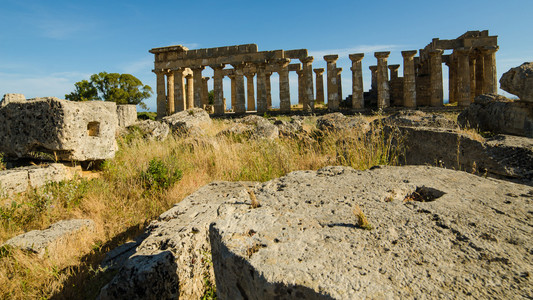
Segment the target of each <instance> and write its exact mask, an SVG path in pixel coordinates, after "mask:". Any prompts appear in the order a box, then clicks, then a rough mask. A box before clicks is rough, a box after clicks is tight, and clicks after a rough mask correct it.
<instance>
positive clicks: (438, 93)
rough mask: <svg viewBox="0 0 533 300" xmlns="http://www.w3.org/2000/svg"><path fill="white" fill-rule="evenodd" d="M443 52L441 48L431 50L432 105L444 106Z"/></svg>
mask: <svg viewBox="0 0 533 300" xmlns="http://www.w3.org/2000/svg"><path fill="white" fill-rule="evenodd" d="M442 53H443V51H442V50H440V49H435V50H431V51H429V72H430V73H429V76H430V81H431V84H430V86H431V90H430V95H431V96H430V102H429V103H430V105H431V106H435V107H437V106H443V105H444V102H443V90H442Z"/></svg>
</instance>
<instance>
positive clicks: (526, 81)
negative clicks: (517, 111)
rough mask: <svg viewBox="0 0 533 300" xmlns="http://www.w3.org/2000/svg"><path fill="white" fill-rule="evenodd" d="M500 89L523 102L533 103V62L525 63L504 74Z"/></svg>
mask: <svg viewBox="0 0 533 300" xmlns="http://www.w3.org/2000/svg"><path fill="white" fill-rule="evenodd" d="M500 87H501V88H502V90H504V91H506V92H509V93H511V94H513V95H517V96H518V98H520V100H522V101H527V102H533V62H525V63H523V64H522V65H520V66H518V67H515V68H511V69H510V70H509V71H507V72H505V73H503V75H502V78H500Z"/></svg>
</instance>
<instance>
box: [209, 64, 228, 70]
mask: <svg viewBox="0 0 533 300" xmlns="http://www.w3.org/2000/svg"><path fill="white" fill-rule="evenodd" d="M225 66H226V65H225V64H213V65H209V67H210V68H211V69H213V70H214V69H224V67H225Z"/></svg>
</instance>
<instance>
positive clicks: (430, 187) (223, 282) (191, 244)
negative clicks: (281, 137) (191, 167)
mask: <svg viewBox="0 0 533 300" xmlns="http://www.w3.org/2000/svg"><path fill="white" fill-rule="evenodd" d="M253 198H255V199H256V200H257V201H258V202H259V204H260V206H259V207H258V208H252V205H251V203H252V199H253ZM357 208H359V211H358V210H357ZM531 211H533V188H531V187H530V186H526V185H520V184H515V183H510V182H505V181H500V180H497V179H490V178H482V177H479V176H474V175H472V174H468V173H465V172H460V171H453V170H447V169H442V168H436V167H426V166H406V167H376V168H373V169H371V170H368V171H356V170H354V169H352V168H349V167H326V168H323V169H321V170H319V171H316V172H315V171H297V172H292V173H290V174H288V175H287V176H284V177H281V178H279V179H274V180H271V181H269V182H265V183H250V182H247V183H242V182H215V183H211V184H209V185H206V186H204V187H202V188H200V189H199V190H198V191H197V192H195V193H193V194H191V195H190V196H189V197H187V198H185V199H184V200H183V201H182V202H180V203H178V204H176V206H175V207H174V208H172V209H171V210H169V211H168V212H166V213H164V214H162V215H161V216H160V218H159V219H158V220H157V221H154V222H153V223H152V224H151V225H150V226H149V228H148V232H147V233H148V234H149V235H148V237H147V238H146V239H145V240H144V241H143V242H142V243H141V245H139V246H138V247H137V253H136V254H134V255H133V256H132V257H131V258H130V259H128V260H127V261H126V264H125V265H124V267H123V268H122V269H121V270H120V271H119V272H118V274H117V276H116V277H115V278H114V279H113V281H112V282H111V283H109V284H108V285H107V286H106V287H105V288H104V289H103V290H102V293H101V298H102V299H117V298H124V295H127V298H130V299H140V298H146V299H155V298H169V297H176V289H175V287H176V286H179V297H180V298H187V299H189V298H191V299H192V298H194V299H198V298H201V296H202V295H203V292H204V290H205V287H206V284H205V282H207V281H210V282H213V280H216V286H217V296H218V298H219V299H305V298H307V299H359V298H396V299H402V298H465V297H474V298H500V299H503V298H506V299H510V298H519V297H528V296H530V295H531V290H530V287H531V284H532V279H531V278H532V277H531V275H530V274H531V272H533V262H532V261H531V259H530V254H531V253H530V252H531V249H530V248H531V246H530V245H531V244H532V243H533V237H532V236H533V235H531V224H532V218H533V217H532V216H531ZM363 215H364V216H365V217H366V219H367V221H368V222H369V224H370V225H371V226H362V224H361V222H360V218H362V217H363ZM370 227H371V228H372V229H371V230H366V229H364V228H367V229H368V228H370ZM167 253H172V254H173V258H172V257H169V256H168V254H167ZM211 261H212V263H213V267H211V265H210V262H211ZM174 264H175V265H174ZM145 266H146V267H145ZM173 268H174V269H173ZM171 269H172V270H174V272H175V273H172V272H170V270H171ZM137 274H141V275H137ZM164 274H166V275H164ZM176 274H177V276H175V275H176ZM146 278H157V282H153V286H154V288H153V289H150V288H149V287H146V280H145V279H146ZM176 281H178V283H177V284H176ZM164 286H167V287H169V288H166V289H160V288H159V287H164ZM120 291H123V293H124V294H121V292H120ZM129 291H131V292H129ZM133 291H138V292H139V293H141V291H142V293H143V294H142V295H141V294H135V293H134V292H133ZM145 291H153V293H155V294H146V292H145ZM161 291H162V292H161ZM126 293H127V294H126ZM104 296H105V297H104Z"/></svg>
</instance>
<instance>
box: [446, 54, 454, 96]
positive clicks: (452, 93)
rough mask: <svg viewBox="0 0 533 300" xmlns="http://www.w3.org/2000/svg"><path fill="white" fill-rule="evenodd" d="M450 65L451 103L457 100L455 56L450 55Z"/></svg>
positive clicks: (448, 65)
mask: <svg viewBox="0 0 533 300" xmlns="http://www.w3.org/2000/svg"><path fill="white" fill-rule="evenodd" d="M446 66H447V67H448V101H449V103H454V102H455V64H454V58H453V56H452V55H450V59H449V61H448V62H446Z"/></svg>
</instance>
